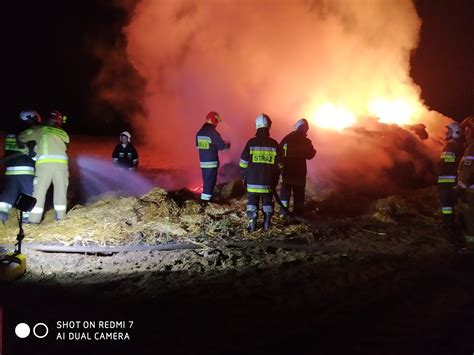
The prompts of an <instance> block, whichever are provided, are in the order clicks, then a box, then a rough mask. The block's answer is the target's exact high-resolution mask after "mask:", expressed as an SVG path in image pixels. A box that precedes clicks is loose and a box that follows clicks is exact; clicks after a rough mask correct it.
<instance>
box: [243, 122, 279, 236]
mask: <svg viewBox="0 0 474 355" xmlns="http://www.w3.org/2000/svg"><path fill="white" fill-rule="evenodd" d="M271 124H272V121H271V120H270V117H268V116H267V115H266V114H264V113H261V114H260V115H258V116H257V119H256V121H255V125H256V128H257V133H256V134H255V137H254V138H251V139H250V140H249V141H248V142H247V144H246V145H245V148H244V150H243V152H242V154H241V156H240V164H239V165H240V167H241V169H242V175H243V178H244V183H245V185H246V186H247V192H248V203H247V217H248V218H249V225H248V230H249V232H254V231H255V230H256V228H257V221H258V210H259V204H260V200H262V209H263V213H264V221H263V229H264V230H265V231H266V230H268V229H269V228H270V224H271V219H272V215H273V191H274V189H275V188H276V185H277V184H278V179H279V177H280V169H281V167H282V164H281V158H282V157H281V150H280V146H279V145H278V142H277V141H276V140H274V139H273V138H270V127H271Z"/></svg>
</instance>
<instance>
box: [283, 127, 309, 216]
mask: <svg viewBox="0 0 474 355" xmlns="http://www.w3.org/2000/svg"><path fill="white" fill-rule="evenodd" d="M294 127H295V130H294V131H293V132H291V133H290V134H288V135H287V136H286V137H285V138H283V140H282V141H281V143H280V148H281V150H282V152H283V171H282V185H281V192H280V198H281V202H282V204H283V205H284V206H285V207H287V208H288V207H289V206H290V198H291V193H292V192H293V213H294V214H295V215H302V214H303V209H304V195H305V188H306V171H307V169H306V160H309V159H313V158H314V156H315V155H316V150H315V149H314V148H313V144H312V142H311V140H310V139H309V138H307V137H306V135H307V133H308V130H309V124H308V121H306V119H304V118H302V119H300V120H298V121H297V122H296V123H295V126H294ZM280 214H281V215H282V216H284V215H286V211H285V210H284V209H281V210H280Z"/></svg>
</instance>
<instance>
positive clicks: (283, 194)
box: [280, 183, 305, 215]
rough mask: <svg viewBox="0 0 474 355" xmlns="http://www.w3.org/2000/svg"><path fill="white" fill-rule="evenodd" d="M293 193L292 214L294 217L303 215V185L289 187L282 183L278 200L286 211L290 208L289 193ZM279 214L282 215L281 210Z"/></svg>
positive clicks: (282, 211)
mask: <svg viewBox="0 0 474 355" xmlns="http://www.w3.org/2000/svg"><path fill="white" fill-rule="evenodd" d="M292 192H293V212H294V214H296V215H301V214H303V211H304V195H305V186H304V185H291V184H285V183H283V184H282V185H281V190H280V199H281V203H282V204H283V206H285V207H286V208H287V209H288V207H289V206H290V199H291V193H292ZM280 214H282V215H284V214H285V212H284V210H283V209H281V210H280Z"/></svg>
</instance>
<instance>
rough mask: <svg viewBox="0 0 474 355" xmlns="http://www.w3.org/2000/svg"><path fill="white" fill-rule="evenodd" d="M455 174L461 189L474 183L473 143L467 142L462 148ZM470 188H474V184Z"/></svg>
mask: <svg viewBox="0 0 474 355" xmlns="http://www.w3.org/2000/svg"><path fill="white" fill-rule="evenodd" d="M457 175H458V185H460V186H461V187H462V188H463V189H466V188H468V187H471V186H472V185H474V143H471V144H469V145H468V146H467V147H466V149H465V150H464V154H463V155H462V158H461V162H460V164H459V167H458V171H457ZM438 181H439V180H438ZM472 188H474V186H472Z"/></svg>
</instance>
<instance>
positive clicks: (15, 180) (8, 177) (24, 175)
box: [0, 133, 35, 221]
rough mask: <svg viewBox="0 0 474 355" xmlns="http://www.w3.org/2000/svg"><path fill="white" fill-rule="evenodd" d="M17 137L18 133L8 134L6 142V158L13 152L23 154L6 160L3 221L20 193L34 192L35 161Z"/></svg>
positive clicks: (0, 199) (0, 205) (0, 211)
mask: <svg viewBox="0 0 474 355" xmlns="http://www.w3.org/2000/svg"><path fill="white" fill-rule="evenodd" d="M17 138H18V136H17V134H16V133H11V134H7V136H6V137H5V142H4V157H5V158H6V157H8V156H12V155H13V154H15V155H18V154H19V153H22V154H21V155H20V156H17V157H16V158H12V159H10V160H8V161H6V162H5V180H4V186H3V191H2V193H1V194H0V219H1V220H2V221H6V220H7V219H8V214H9V212H10V209H11V208H12V207H13V204H14V202H15V201H16V199H17V197H18V195H19V194H20V193H25V194H28V195H31V194H32V193H33V178H34V175H35V162H34V160H33V159H31V158H30V157H29V155H28V152H29V150H28V148H26V145H25V144H22V143H21V142H19V141H18V139H17ZM26 215H27V214H25V216H26Z"/></svg>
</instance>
